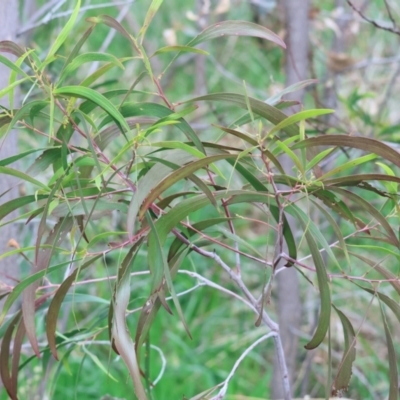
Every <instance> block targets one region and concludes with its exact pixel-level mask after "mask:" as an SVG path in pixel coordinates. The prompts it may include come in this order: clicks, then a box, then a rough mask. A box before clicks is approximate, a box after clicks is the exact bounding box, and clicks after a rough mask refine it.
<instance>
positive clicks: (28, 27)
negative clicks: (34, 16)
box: [17, 0, 135, 37]
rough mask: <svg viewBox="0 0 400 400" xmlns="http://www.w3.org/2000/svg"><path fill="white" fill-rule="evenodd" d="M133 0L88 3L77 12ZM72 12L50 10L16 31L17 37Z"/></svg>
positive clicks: (122, 3) (123, 3) (130, 2)
mask: <svg viewBox="0 0 400 400" xmlns="http://www.w3.org/2000/svg"><path fill="white" fill-rule="evenodd" d="M134 1H135V0H128V1H121V2H118V3H117V2H114V3H102V4H89V5H87V6H84V7H81V8H80V10H79V13H83V12H85V11H87V10H93V9H97V8H106V7H114V6H116V5H125V4H132V3H133V2H134ZM73 12H74V10H67V11H63V12H59V13H57V14H53V11H50V12H49V13H48V14H46V15H45V16H44V17H43V18H42V19H41V20H40V21H39V22H34V23H31V24H27V25H26V26H24V27H22V28H21V29H20V30H19V31H18V32H17V37H18V36H21V35H22V34H23V33H26V32H29V31H31V30H32V29H35V28H37V27H39V26H41V25H46V24H47V23H49V22H50V21H52V20H54V19H57V18H62V17H67V16H69V15H71V14H72V13H73Z"/></svg>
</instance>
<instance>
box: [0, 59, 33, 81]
mask: <svg viewBox="0 0 400 400" xmlns="http://www.w3.org/2000/svg"><path fill="white" fill-rule="evenodd" d="M22 56H23V54H22V55H21V57H22ZM0 63H2V64H4V65H5V66H6V67H8V68H10V69H11V70H13V71H14V72H16V73H17V74H19V75H22V76H25V77H28V75H27V74H26V72H24V71H23V70H22V69H21V68H20V67H19V66H18V65H16V64H15V63H13V62H12V61H10V60H9V59H8V58H7V57H4V56H2V55H1V54H0Z"/></svg>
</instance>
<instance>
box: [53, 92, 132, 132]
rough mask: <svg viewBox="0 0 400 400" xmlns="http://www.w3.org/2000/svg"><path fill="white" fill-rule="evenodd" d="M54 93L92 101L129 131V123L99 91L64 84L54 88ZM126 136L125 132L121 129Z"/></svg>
mask: <svg viewBox="0 0 400 400" xmlns="http://www.w3.org/2000/svg"><path fill="white" fill-rule="evenodd" d="M54 95H59V96H71V97H79V98H84V99H88V100H90V101H92V102H93V103H95V104H97V105H98V106H99V107H100V108H102V109H103V110H104V111H105V112H106V113H107V114H109V115H110V116H111V117H112V118H113V119H114V120H115V121H117V123H118V124H120V126H121V127H122V128H124V129H125V131H126V132H129V131H130V128H129V125H128V124H127V122H126V121H125V119H124V117H123V116H122V115H121V113H120V112H119V111H118V110H117V108H116V107H115V106H114V104H112V103H111V102H110V101H109V100H107V99H106V98H105V97H104V96H103V95H101V94H100V93H99V92H96V91H95V90H93V89H90V88H87V87H81V86H64V87H61V88H58V89H55V90H54ZM122 133H123V135H124V136H125V138H126V134H125V132H124V131H122Z"/></svg>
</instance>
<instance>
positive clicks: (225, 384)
mask: <svg viewBox="0 0 400 400" xmlns="http://www.w3.org/2000/svg"><path fill="white" fill-rule="evenodd" d="M276 336H278V335H277V333H276V332H270V333H268V334H267V335H264V336H262V337H260V338H259V339H258V340H256V341H255V342H254V343H252V344H251V345H250V346H249V347H248V348H247V349H246V350H245V351H244V352H243V353H242V354H241V355H240V357H239V358H238V359H237V360H236V362H235V364H234V365H233V368H232V370H231V372H230V373H229V375H228V377H227V378H226V379H225V380H224V381H223V382H222V383H220V385H222V387H221V389H220V391H219V392H218V394H217V395H216V396H214V397H212V398H211V400H222V399H223V398H224V397H225V394H226V391H227V390H228V385H229V382H230V380H231V379H232V378H233V376H234V375H235V372H236V370H237V369H238V368H239V365H240V363H241V362H242V361H243V360H244V358H245V357H246V356H247V355H248V354H249V353H250V352H251V351H252V350H253V349H254V348H255V347H256V346H258V345H259V344H260V343H262V342H264V341H265V340H267V339H269V338H270V337H274V338H275V337H276Z"/></svg>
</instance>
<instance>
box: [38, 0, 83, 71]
mask: <svg viewBox="0 0 400 400" xmlns="http://www.w3.org/2000/svg"><path fill="white" fill-rule="evenodd" d="M80 8H81V0H77V2H76V5H75V8H74V11H73V13H72V14H71V17H70V18H69V20H68V21H67V23H66V24H65V25H64V27H63V28H62V30H61V32H60V34H59V35H58V37H57V39H56V40H55V42H54V43H53V45H52V46H51V48H50V50H49V53H48V54H47V57H46V59H45V61H44V65H46V64H48V63H49V62H50V60H51V59H52V58H53V56H54V55H55V54H56V52H57V50H58V49H59V48H60V47H61V46H62V45H63V44H64V42H65V40H66V39H67V38H68V36H69V34H70V33H71V31H72V28H73V27H74V25H75V21H76V18H77V17H78V14H79V10H80Z"/></svg>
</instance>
